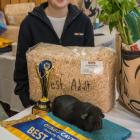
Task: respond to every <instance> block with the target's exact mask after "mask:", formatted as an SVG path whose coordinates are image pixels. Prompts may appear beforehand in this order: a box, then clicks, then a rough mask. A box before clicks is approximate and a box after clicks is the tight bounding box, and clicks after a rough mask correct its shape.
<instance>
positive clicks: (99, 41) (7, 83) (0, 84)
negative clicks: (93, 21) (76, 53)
mask: <svg viewBox="0 0 140 140" xmlns="http://www.w3.org/2000/svg"><path fill="white" fill-rule="evenodd" d="M94 32H95V33H104V35H101V36H95V46H104V47H112V48H114V46H115V32H112V34H110V32H109V29H108V26H103V27H102V28H99V29H97V30H95V31H94ZM0 64H1V65H0V101H3V102H5V103H8V104H9V105H10V107H11V110H13V111H17V112H20V111H22V110H23V109H24V107H23V106H22V104H21V101H20V100H19V98H18V96H16V95H15V94H14V88H15V83H14V81H13V72H14V65H15V56H12V53H11V52H10V53H4V54H0Z"/></svg>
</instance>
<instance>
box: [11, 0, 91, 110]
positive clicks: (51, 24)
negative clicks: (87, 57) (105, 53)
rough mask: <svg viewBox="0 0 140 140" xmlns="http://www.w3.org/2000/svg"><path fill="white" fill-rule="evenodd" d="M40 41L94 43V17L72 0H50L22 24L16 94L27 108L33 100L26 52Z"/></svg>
mask: <svg viewBox="0 0 140 140" xmlns="http://www.w3.org/2000/svg"><path fill="white" fill-rule="evenodd" d="M39 42H46V43H52V44H58V45H63V46H65V47H67V46H94V34H93V27H92V24H91V22H90V19H89V18H88V17H87V16H85V15H84V14H83V13H82V12H81V11H79V10H78V8H77V7H76V6H74V5H71V4H70V3H69V0H48V2H46V3H43V4H41V5H40V6H39V7H36V8H35V9H34V10H33V11H32V12H31V13H29V15H28V16H27V17H26V18H25V19H24V21H23V22H22V24H21V26H20V31H19V38H18V47H17V55H16V63H15V71H14V80H15V82H16V87H15V94H16V95H19V97H20V100H21V102H22V104H23V106H24V107H28V106H29V105H30V104H32V102H31V101H30V99H29V83H28V72H27V62H26V56H25V54H26V51H27V50H28V49H29V48H30V47H32V46H34V45H35V44H37V43H39Z"/></svg>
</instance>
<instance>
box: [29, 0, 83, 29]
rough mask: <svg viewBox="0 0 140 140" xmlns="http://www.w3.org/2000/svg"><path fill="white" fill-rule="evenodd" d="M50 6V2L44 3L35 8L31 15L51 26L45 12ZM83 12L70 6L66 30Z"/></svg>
mask: <svg viewBox="0 0 140 140" xmlns="http://www.w3.org/2000/svg"><path fill="white" fill-rule="evenodd" d="M47 6H48V2H45V3H42V4H41V5H40V6H38V7H35V8H34V9H33V11H32V12H30V13H29V15H31V16H35V17H37V18H40V19H41V20H42V21H43V22H45V23H47V24H49V25H50V26H52V25H51V23H50V21H49V19H48V18H47V15H46V14H45V12H44V9H45V8H46V7H47ZM81 13H82V11H80V10H79V9H78V8H77V7H76V6H75V5H72V4H69V5H68V16H67V19H66V23H65V26H64V28H66V27H67V26H68V25H69V24H70V23H71V22H72V21H73V20H75V19H76V17H78V16H79V15H80V14H81Z"/></svg>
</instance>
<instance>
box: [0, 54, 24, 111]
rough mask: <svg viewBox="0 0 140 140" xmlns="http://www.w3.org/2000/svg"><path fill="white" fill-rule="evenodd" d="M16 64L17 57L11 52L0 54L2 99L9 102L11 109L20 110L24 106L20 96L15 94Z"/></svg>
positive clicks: (0, 99) (0, 96)
mask: <svg viewBox="0 0 140 140" xmlns="http://www.w3.org/2000/svg"><path fill="white" fill-rule="evenodd" d="M14 65H15V57H14V56H12V53H11V52H10V53H3V54H0V101H2V102H5V103H8V104H9V105H10V107H11V110H13V111H17V112H20V111H22V110H23V109H24V107H23V106H22V104H21V101H20V99H19V98H18V96H16V95H15V94H14V88H15V83H14V81H13V72H14Z"/></svg>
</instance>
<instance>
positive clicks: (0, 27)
mask: <svg viewBox="0 0 140 140" xmlns="http://www.w3.org/2000/svg"><path fill="white" fill-rule="evenodd" d="M6 30H7V26H6V23H5V18H4V14H3V12H1V11H0V35H1V34H2V33H3V32H5V31H6Z"/></svg>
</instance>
